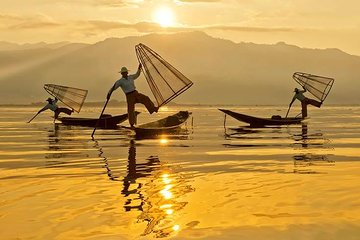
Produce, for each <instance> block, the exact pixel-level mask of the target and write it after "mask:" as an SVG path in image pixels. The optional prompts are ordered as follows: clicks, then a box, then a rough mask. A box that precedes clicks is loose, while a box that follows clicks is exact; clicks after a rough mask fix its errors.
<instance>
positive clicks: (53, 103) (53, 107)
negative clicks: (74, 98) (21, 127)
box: [28, 98, 74, 123]
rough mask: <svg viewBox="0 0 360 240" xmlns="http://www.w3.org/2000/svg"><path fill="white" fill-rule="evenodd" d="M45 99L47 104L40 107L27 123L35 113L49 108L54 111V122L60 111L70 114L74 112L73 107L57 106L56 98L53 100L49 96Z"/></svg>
mask: <svg viewBox="0 0 360 240" xmlns="http://www.w3.org/2000/svg"><path fill="white" fill-rule="evenodd" d="M46 101H47V102H48V104H46V105H45V107H43V108H42V109H40V110H39V111H38V113H37V114H36V115H35V116H34V117H33V118H32V119H31V120H30V121H29V122H28V123H30V122H31V121H32V120H33V119H34V118H35V117H36V116H37V115H39V114H40V113H42V112H44V111H46V110H48V109H50V110H51V111H53V112H54V122H55V120H56V119H57V118H58V117H59V114H60V113H65V114H67V115H71V114H72V113H73V112H74V110H73V109H68V108H63V107H58V105H57V104H56V103H57V101H58V99H57V98H55V99H54V100H53V99H51V98H48V99H47V100H46Z"/></svg>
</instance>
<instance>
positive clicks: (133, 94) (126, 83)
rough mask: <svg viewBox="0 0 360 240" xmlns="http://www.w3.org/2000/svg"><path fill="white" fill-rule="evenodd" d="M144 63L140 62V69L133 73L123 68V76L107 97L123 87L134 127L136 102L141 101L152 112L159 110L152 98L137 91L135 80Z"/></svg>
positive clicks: (130, 119) (131, 123) (130, 121)
mask: <svg viewBox="0 0 360 240" xmlns="http://www.w3.org/2000/svg"><path fill="white" fill-rule="evenodd" d="M141 67H142V65H141V64H139V67H138V70H137V72H136V73H135V74H133V75H128V74H129V71H128V69H127V68H126V67H122V68H121V71H120V73H121V75H122V78H120V79H119V80H117V81H116V82H115V84H114V86H113V87H112V88H111V89H110V90H109V92H108V94H107V99H108V100H109V99H110V96H111V94H112V92H113V91H115V90H116V89H117V88H118V87H121V89H122V90H123V92H124V93H125V95H126V102H127V109H128V118H129V123H130V126H131V127H132V128H133V127H134V125H135V124H136V115H135V104H136V103H141V104H143V105H145V107H146V109H147V110H148V111H149V113H150V114H152V113H153V112H157V111H158V109H159V108H158V107H155V105H154V103H153V102H152V101H151V100H150V98H149V97H148V96H146V95H144V94H141V93H139V92H138V91H136V88H135V83H134V80H135V79H137V78H138V77H139V76H140V73H141Z"/></svg>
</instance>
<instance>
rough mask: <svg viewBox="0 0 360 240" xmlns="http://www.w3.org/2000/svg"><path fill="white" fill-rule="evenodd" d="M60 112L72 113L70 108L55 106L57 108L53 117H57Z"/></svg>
mask: <svg viewBox="0 0 360 240" xmlns="http://www.w3.org/2000/svg"><path fill="white" fill-rule="evenodd" d="M60 113H65V114H67V115H71V114H72V113H73V111H72V110H70V109H68V108H57V109H56V110H55V116H54V118H55V119H57V118H58V117H59V114H60Z"/></svg>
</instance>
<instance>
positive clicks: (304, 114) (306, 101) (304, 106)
mask: <svg viewBox="0 0 360 240" xmlns="http://www.w3.org/2000/svg"><path fill="white" fill-rule="evenodd" d="M309 104H310V105H313V106H315V107H318V108H319V107H321V104H322V103H321V102H319V101H316V100H314V99H310V98H305V99H304V100H303V101H301V115H302V117H303V118H306V117H307V105H309Z"/></svg>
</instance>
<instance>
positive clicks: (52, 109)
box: [40, 99, 58, 112]
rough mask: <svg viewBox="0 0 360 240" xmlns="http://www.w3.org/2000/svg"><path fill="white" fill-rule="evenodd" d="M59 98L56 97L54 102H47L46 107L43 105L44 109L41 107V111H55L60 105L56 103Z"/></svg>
mask: <svg viewBox="0 0 360 240" xmlns="http://www.w3.org/2000/svg"><path fill="white" fill-rule="evenodd" d="M57 101H58V100H57V99H55V100H54V101H52V103H48V104H46V106H45V107H43V109H41V110H40V111H45V110H47V109H50V110H51V111H53V112H55V111H56V109H57V108H58V105H57V104H56V103H57Z"/></svg>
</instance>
